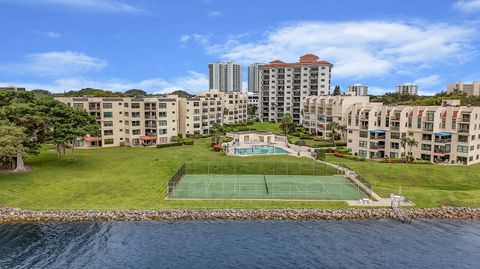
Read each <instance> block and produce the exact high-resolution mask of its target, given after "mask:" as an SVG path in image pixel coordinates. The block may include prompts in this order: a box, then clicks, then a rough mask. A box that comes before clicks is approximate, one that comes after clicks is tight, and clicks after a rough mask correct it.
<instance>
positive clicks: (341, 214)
mask: <svg viewBox="0 0 480 269" xmlns="http://www.w3.org/2000/svg"><path fill="white" fill-rule="evenodd" d="M404 213H405V215H406V216H408V217H409V218H411V219H458V220H480V208H465V207H438V208H411V209H405V210H404ZM318 219H324V220H351V219H397V216H396V215H395V213H394V211H393V210H392V209H390V208H375V209H356V208H351V209H338V210H333V209H331V210H330V209H172V210H51V211H34V210H25V209H18V208H10V207H1V208H0V224H2V223H32V222H77V221H142V220H153V221H177V220H318Z"/></svg>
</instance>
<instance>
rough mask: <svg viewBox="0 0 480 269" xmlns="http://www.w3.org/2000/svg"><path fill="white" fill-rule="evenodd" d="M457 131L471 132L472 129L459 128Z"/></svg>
mask: <svg viewBox="0 0 480 269" xmlns="http://www.w3.org/2000/svg"><path fill="white" fill-rule="evenodd" d="M457 132H459V133H469V132H470V129H468V128H460V129H458V130H457Z"/></svg>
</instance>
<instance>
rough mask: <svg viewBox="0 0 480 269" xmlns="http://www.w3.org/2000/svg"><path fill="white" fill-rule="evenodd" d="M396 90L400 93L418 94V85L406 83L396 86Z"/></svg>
mask: <svg viewBox="0 0 480 269" xmlns="http://www.w3.org/2000/svg"><path fill="white" fill-rule="evenodd" d="M396 92H397V93H400V94H410V95H417V94H418V86H417V85H413V84H411V83H405V84H403V85H400V86H397V87H396Z"/></svg>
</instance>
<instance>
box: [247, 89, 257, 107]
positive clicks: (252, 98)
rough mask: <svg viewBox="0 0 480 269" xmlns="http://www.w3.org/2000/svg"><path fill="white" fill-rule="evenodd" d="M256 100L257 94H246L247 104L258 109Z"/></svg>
mask: <svg viewBox="0 0 480 269" xmlns="http://www.w3.org/2000/svg"><path fill="white" fill-rule="evenodd" d="M258 98H259V94H258V93H251V92H249V93H248V104H249V105H255V106H257V107H258Z"/></svg>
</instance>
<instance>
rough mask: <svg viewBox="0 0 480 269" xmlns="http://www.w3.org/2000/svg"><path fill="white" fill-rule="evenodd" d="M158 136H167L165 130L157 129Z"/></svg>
mask: <svg viewBox="0 0 480 269" xmlns="http://www.w3.org/2000/svg"><path fill="white" fill-rule="evenodd" d="M158 133H159V134H161V135H162V134H167V129H158Z"/></svg>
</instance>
